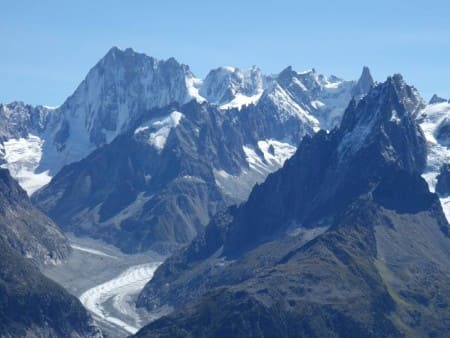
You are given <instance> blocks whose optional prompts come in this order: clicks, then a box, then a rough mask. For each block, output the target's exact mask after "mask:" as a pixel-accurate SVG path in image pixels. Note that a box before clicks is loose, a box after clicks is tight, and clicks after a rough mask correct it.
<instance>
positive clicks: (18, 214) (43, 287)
mask: <svg viewBox="0 0 450 338" xmlns="http://www.w3.org/2000/svg"><path fill="white" fill-rule="evenodd" d="M69 252H70V247H69V244H68V241H67V239H66V238H65V236H64V235H63V234H62V233H61V232H60V230H59V229H58V228H57V226H56V225H55V224H54V223H53V222H52V221H51V220H50V219H49V218H47V217H46V216H45V215H43V214H42V213H41V212H39V211H38V210H37V209H35V208H34V207H33V206H32V205H31V203H30V201H29V199H28V196H27V195H26V193H25V191H24V190H23V189H22V188H21V187H20V186H19V185H18V184H17V182H16V181H14V180H13V179H12V178H11V176H10V175H9V173H8V171H7V170H5V169H0V336H2V337H19V336H29V337H62V336H64V337H101V333H100V332H99V331H98V329H96V328H95V327H94V326H93V325H92V320H91V318H90V317H89V315H88V314H87V312H86V310H85V309H84V308H83V306H82V305H81V303H80V302H79V301H78V300H77V299H76V298H75V297H73V296H71V295H70V294H69V293H68V292H66V291H65V290H64V289H63V288H62V287H60V286H59V285H57V284H56V283H54V282H52V281H50V280H49V279H47V278H46V277H44V276H43V275H42V274H41V273H40V272H39V270H38V268H37V267H36V265H39V264H54V263H60V262H61V260H63V259H65V258H66V257H67V255H68V253H69Z"/></svg>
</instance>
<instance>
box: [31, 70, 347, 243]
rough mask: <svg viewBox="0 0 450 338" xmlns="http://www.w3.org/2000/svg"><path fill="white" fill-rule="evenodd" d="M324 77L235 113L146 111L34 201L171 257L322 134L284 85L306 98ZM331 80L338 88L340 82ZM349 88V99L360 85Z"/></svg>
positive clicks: (110, 236)
mask: <svg viewBox="0 0 450 338" xmlns="http://www.w3.org/2000/svg"><path fill="white" fill-rule="evenodd" d="M253 71H254V72H256V73H257V70H256V69H254V70H253ZM236 73H237V74H238V75H242V72H240V71H237V70H235V72H234V73H232V74H234V75H233V76H237V75H236ZM252 74H253V73H252ZM222 75H223V74H222ZM296 76H298V77H299V79H296ZM210 77H212V75H210ZM248 77H250V78H253V77H255V78H257V79H259V78H260V77H259V76H257V75H254V76H253V77H252V76H250V75H248ZM238 78H239V79H242V78H241V77H238ZM316 78H317V79H320V81H322V82H320V81H319V80H317V81H319V82H317V81H316ZM325 79H326V78H325V77H323V76H318V75H317V74H315V73H311V74H309V73H308V74H303V75H301V74H298V73H296V72H294V71H292V70H291V71H290V73H289V74H288V75H283V76H282V77H281V75H280V78H279V79H274V80H273V83H274V86H276V87H277V88H278V89H277V92H278V93H284V94H283V95H284V96H283V97H284V98H285V101H283V102H291V103H292V106H289V105H288V106H287V107H285V106H283V104H282V103H280V102H282V101H276V100H275V99H274V98H275V96H273V95H274V92H273V91H272V89H267V91H265V92H264V93H263V94H262V97H261V99H260V100H259V101H258V102H257V103H256V104H251V105H249V106H241V107H239V108H235V109H223V107H222V106H220V104H221V103H223V101H221V102H220V104H210V103H208V102H203V103H199V102H196V101H191V102H189V103H187V104H184V105H180V104H173V105H170V106H167V107H165V108H162V109H151V110H148V111H146V112H141V117H140V120H138V121H136V122H135V123H134V124H131V125H130V128H129V130H128V131H125V132H123V133H122V134H121V135H120V136H118V137H117V138H116V139H115V140H114V141H113V142H111V143H110V144H108V145H106V146H104V147H102V148H100V149H98V150H97V151H95V152H94V153H93V154H91V155H90V156H88V157H87V158H86V159H84V160H82V161H80V162H77V163H74V164H72V165H70V166H67V167H65V168H63V169H62V171H61V172H60V173H59V174H57V175H56V176H55V177H54V179H53V180H52V182H51V183H50V184H49V185H48V186H47V187H45V188H44V189H43V190H41V191H39V192H37V193H36V194H35V195H34V196H33V200H34V201H35V202H36V204H37V205H38V206H39V207H40V208H41V209H42V210H43V211H45V212H46V213H47V214H48V215H50V216H51V217H52V218H53V219H54V220H55V221H57V222H58V224H61V225H62V226H63V227H64V229H66V230H69V231H73V232H75V233H78V234H87V235H89V236H94V237H100V238H102V239H104V240H106V241H108V242H109V243H113V244H114V245H117V246H118V247H120V248H121V249H122V250H124V251H134V252H135V251H142V250H146V249H149V248H153V249H157V250H163V251H165V250H166V249H171V248H172V247H173V246H174V245H180V244H184V243H187V242H189V241H190V240H191V239H192V238H193V237H194V236H195V235H196V234H197V232H198V231H199V230H201V229H202V227H203V226H204V225H205V224H206V223H207V222H208V221H209V218H210V217H211V216H212V215H213V214H214V213H216V212H217V211H218V210H219V209H221V208H223V207H225V206H227V205H230V204H232V203H236V202H241V201H243V200H245V199H246V198H247V197H248V194H249V192H250V190H251V188H252V187H253V185H254V184H255V183H257V182H262V181H263V180H264V179H265V178H266V176H267V175H268V174H269V173H270V172H273V171H275V170H277V169H278V168H280V167H281V166H282V165H283V163H284V161H285V160H286V159H287V158H289V157H290V156H291V155H292V154H293V153H294V151H295V149H296V145H297V144H298V142H299V141H300V140H301V139H302V138H303V136H305V135H311V134H313V133H314V131H315V130H316V129H317V126H318V125H317V126H315V125H314V124H313V122H314V123H315V122H317V120H316V119H315V118H314V117H313V116H312V115H311V114H312V113H307V112H306V110H305V109H307V106H306V103H302V105H305V108H304V109H303V108H301V107H300V105H299V104H297V103H295V102H296V101H295V98H294V97H293V96H292V95H291V94H288V92H287V91H286V90H285V89H283V87H282V85H283V86H285V87H286V88H290V90H291V91H292V92H293V91H294V87H295V86H294V84H295V85H296V86H300V84H301V82H300V81H303V82H304V83H305V84H304V85H301V88H302V90H303V91H304V92H305V93H306V94H305V95H307V99H305V101H304V102H307V100H312V99H313V98H315V99H316V98H317V97H316V96H317V95H318V94H317V93H322V94H323V93H325V92H326V90H325V89H323V88H322V87H323V86H325V84H327V83H330V81H328V80H325ZM236 81H237V80H236ZM248 81H249V80H248ZM258 81H259V80H258ZM258 81H256V82H258ZM325 81H328V82H325ZM334 81H335V82H333V83H335V85H336V87H339V86H340V84H341V83H344V82H342V81H341V80H339V81H341V82H338V80H336V79H335V80H334ZM206 82H211V83H213V82H214V81H213V80H212V79H210V80H208V81H206ZM237 82H238V81H237ZM244 82H245V81H244ZM250 82H251V81H250ZM278 82H280V83H282V85H281V84H277V83H278ZM316 82H317V83H316ZM232 83H233V85H232V86H231V87H230V88H233V92H234V93H236V92H238V90H237V89H236V88H235V87H233V86H235V85H236V84H235V83H234V82H232ZM258 83H259V82H258ZM324 83H325V84H324ZM344 84H345V88H346V89H345V90H344V89H342V90H343V91H344V92H345V93H346V94H345V95H347V94H348V93H347V92H348V91H349V90H350V89H351V88H355V86H356V84H355V83H354V82H345V83H344ZM204 85H205V84H203V86H204ZM210 85H211V86H212V88H215V87H214V86H213V85H212V84H210ZM241 85H242V86H244V85H243V84H242V83H241ZM236 86H237V85H236ZM321 86H322V87H321ZM244 87H245V86H244ZM316 87H317V88H316ZM202 88H204V87H202ZM313 90H314V91H316V92H317V93H316V94H313V93H310V91H313ZM209 94H210V95H211V96H214V95H216V96H220V95H222V94H213V93H212V92H210V93H209ZM322 94H321V95H322ZM323 95H325V94H323ZM340 95H341V94H339V95H338V94H336V97H340ZM298 99H300V95H299V96H298ZM345 99H346V97H342V98H341V100H342V102H344V101H345ZM308 102H309V101H308ZM308 107H309V106H308ZM324 107H326V106H325V104H322V106H321V109H325V108H324ZM308 109H309V108H308ZM333 109H334V110H335V111H337V106H333ZM341 109H343V108H341ZM336 114H337V113H336ZM317 123H318V122H317Z"/></svg>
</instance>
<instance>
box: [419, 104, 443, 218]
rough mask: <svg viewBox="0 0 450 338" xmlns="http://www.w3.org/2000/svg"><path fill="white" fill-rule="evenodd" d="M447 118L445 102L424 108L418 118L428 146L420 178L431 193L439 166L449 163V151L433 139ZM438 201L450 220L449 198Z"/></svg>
mask: <svg viewBox="0 0 450 338" xmlns="http://www.w3.org/2000/svg"><path fill="white" fill-rule="evenodd" d="M448 118H450V103H447V102H443V103H437V104H431V105H428V106H426V107H425V109H424V110H423V111H422V113H421V114H420V115H419V117H418V120H419V125H420V127H421V128H422V131H423V133H424V135H425V138H426V140H427V146H428V156H427V167H426V169H425V172H424V173H423V174H422V177H423V178H424V179H425V181H426V182H427V183H428V187H429V189H430V191H431V192H435V188H436V182H437V176H438V175H439V172H440V168H441V166H442V165H443V164H444V163H450V149H449V148H448V147H447V146H445V145H443V144H441V143H439V141H438V140H437V139H436V138H435V133H436V132H437V129H438V128H439V125H440V124H441V123H442V122H443V121H444V120H446V119H448ZM440 201H441V205H442V208H443V210H444V213H445V216H446V217H447V220H450V197H444V198H440Z"/></svg>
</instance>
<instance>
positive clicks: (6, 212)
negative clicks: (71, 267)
mask: <svg viewBox="0 0 450 338" xmlns="http://www.w3.org/2000/svg"><path fill="white" fill-rule="evenodd" d="M0 237H1V238H3V239H4V240H5V242H7V243H9V245H10V246H11V247H12V248H13V249H15V250H17V251H18V252H19V253H20V254H21V255H22V256H25V257H27V258H30V259H31V260H32V261H33V262H34V263H38V264H45V263H50V264H54V263H58V262H60V261H62V260H64V259H65V258H66V257H67V255H68V254H69V252H70V246H69V243H68V240H67V238H66V237H65V236H64V234H63V233H62V232H61V230H60V229H59V228H58V226H57V225H56V224H55V223H53V221H52V220H51V219H49V218H48V217H47V216H45V215H44V214H43V213H42V212H40V211H39V210H37V209H36V208H35V207H34V206H33V205H32V204H31V202H30V200H29V198H28V196H27V194H26V193H25V191H24V190H23V189H22V188H21V187H20V186H19V184H18V183H17V182H16V181H15V180H14V179H13V178H12V177H11V176H10V174H9V172H8V170H6V169H0Z"/></svg>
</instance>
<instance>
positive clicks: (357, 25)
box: [0, 0, 450, 105]
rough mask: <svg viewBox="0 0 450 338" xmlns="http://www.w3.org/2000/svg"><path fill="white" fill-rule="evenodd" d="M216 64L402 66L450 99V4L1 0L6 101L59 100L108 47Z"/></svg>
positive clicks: (346, 69) (194, 65)
mask: <svg viewBox="0 0 450 338" xmlns="http://www.w3.org/2000/svg"><path fill="white" fill-rule="evenodd" d="M112 46H118V47H120V48H126V47H132V48H133V49H135V50H136V51H139V52H143V53H146V54H148V55H151V56H154V57H157V58H164V59H165V58H168V57H171V56H174V57H175V58H176V59H177V60H178V61H180V62H182V63H185V64H188V65H189V66H190V67H191V70H192V71H193V72H194V73H195V74H196V75H197V76H200V77H203V76H205V74H206V73H207V71H208V70H209V69H211V68H214V67H218V66H224V65H233V66H237V67H241V68H246V67H250V66H252V65H258V66H259V67H260V68H261V69H262V70H263V71H264V72H266V73H276V72H279V71H281V70H282V69H283V68H285V67H286V66H288V65H292V66H293V67H294V68H295V69H297V70H299V71H301V70H306V69H310V68H313V67H314V68H316V70H317V71H318V72H320V73H324V74H327V75H330V74H334V75H337V76H340V77H343V78H346V79H354V78H357V77H358V76H359V73H360V71H361V68H362V66H363V65H368V66H369V67H370V68H371V70H372V74H373V75H374V77H375V79H377V80H384V79H385V78H386V77H387V76H388V75H389V74H392V73H395V72H399V73H402V74H403V75H404V77H405V79H406V80H407V81H408V82H409V83H411V84H414V85H415V86H416V87H417V88H418V89H419V90H420V91H421V93H422V94H423V96H424V97H425V98H426V99H428V98H429V97H430V96H431V95H432V94H433V93H438V94H439V95H441V96H443V97H446V98H450V1H448V0H446V1H443V0H442V1H436V0H428V1H415V0H409V1H405V0H377V1H364V0H360V1H350V0H339V1H336V0H335V1H322V0H314V1H299V0H297V1H288V0H278V1H272V0H260V1H253V0H250V1H245V0H239V1H236V0H227V1H216V0H209V1H203V0H202V1H186V0H184V1H170V0H165V1H152V0H147V1H144V0H128V1H125V0H123V1H114V0H108V1H106V0H105V1H102V0H76V1H75V0H73V1H72V0H64V1H61V0H58V1H56V0H54V1H50V0H39V1H36V0H29V1H26V0H0V102H10V101H13V100H22V101H25V102H27V103H31V104H48V105H59V104H61V103H62V102H63V101H64V99H65V98H66V97H67V96H69V95H70V94H71V93H72V92H73V91H74V89H75V88H76V86H77V85H78V84H79V83H80V82H81V80H82V79H83V78H84V77H85V75H86V73H87V72H88V70H89V69H90V68H91V67H92V66H93V65H94V64H95V63H96V62H97V61H98V60H99V59H100V58H101V57H102V56H103V55H104V54H105V53H106V52H107V51H108V50H109V49H110V48H111V47H112Z"/></svg>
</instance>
